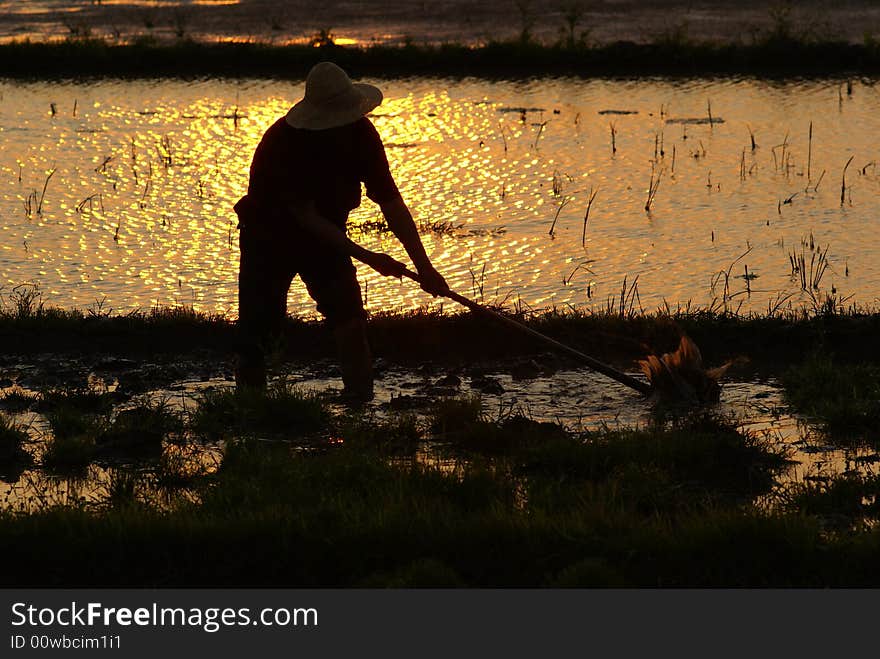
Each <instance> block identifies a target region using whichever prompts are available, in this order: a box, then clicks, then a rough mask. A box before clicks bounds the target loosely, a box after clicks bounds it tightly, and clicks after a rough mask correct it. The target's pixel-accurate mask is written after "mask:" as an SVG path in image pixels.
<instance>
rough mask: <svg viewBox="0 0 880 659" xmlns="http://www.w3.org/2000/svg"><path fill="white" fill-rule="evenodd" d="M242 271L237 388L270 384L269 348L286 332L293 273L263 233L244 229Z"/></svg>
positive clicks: (240, 277) (239, 302) (239, 297)
mask: <svg viewBox="0 0 880 659" xmlns="http://www.w3.org/2000/svg"><path fill="white" fill-rule="evenodd" d="M240 243H241V261H240V264H239V272H238V346H237V353H238V354H237V359H236V367H235V384H236V386H237V387H239V388H241V387H256V388H265V387H266V357H265V354H266V351H267V348H268V347H269V346H270V345H272V344H273V343H277V341H278V340H279V339H280V337H281V335H282V331H283V328H284V319H285V317H286V315H287V291H288V289H289V288H290V282H291V280H292V278H293V273H292V272H290V269H289V266H288V265H287V264H286V263H285V259H284V258H283V256H282V255H280V254H278V253H277V250H275V249H272V246H271V245H270V244H268V243H267V241H266V240H265V239H262V238H261V237H260V236H254V235H251V234H250V232H248V231H246V230H244V229H243V230H242V233H241V240H240Z"/></svg>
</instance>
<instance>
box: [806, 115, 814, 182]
mask: <svg viewBox="0 0 880 659" xmlns="http://www.w3.org/2000/svg"><path fill="white" fill-rule="evenodd" d="M812 161H813V122H812V121H811V122H810V130H809V136H808V138H807V185H808V186H809V184H810V181H811V180H812V175H811V169H810V165H811V164H812Z"/></svg>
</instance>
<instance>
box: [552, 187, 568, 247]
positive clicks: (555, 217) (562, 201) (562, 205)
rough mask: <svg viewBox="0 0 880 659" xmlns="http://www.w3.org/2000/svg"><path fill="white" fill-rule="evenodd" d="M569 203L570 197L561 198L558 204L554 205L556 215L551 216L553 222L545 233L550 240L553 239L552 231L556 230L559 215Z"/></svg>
mask: <svg viewBox="0 0 880 659" xmlns="http://www.w3.org/2000/svg"><path fill="white" fill-rule="evenodd" d="M570 201H571V197H566V196H564V197H562V199H560V200H559V203H558V204H557V205H556V213H555V214H554V215H553V221H552V222H551V223H550V230H549V231H548V232H547V234H548V235H549V236H550V237H551V238H552V237H553V231H554V229H555V228H556V221H557V220H558V219H559V214H560V213H561V212H562V209H563V208H565V207H566V206H567V205H568V203H569V202H570Z"/></svg>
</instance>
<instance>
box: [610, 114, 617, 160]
mask: <svg viewBox="0 0 880 659" xmlns="http://www.w3.org/2000/svg"><path fill="white" fill-rule="evenodd" d="M608 127H609V129H610V130H611V155H612V156H613V155H615V154H616V153H617V128H616V127H615V125H614V122H613V121H612V122H610V123H609V124H608Z"/></svg>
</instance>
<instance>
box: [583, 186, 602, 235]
mask: <svg viewBox="0 0 880 659" xmlns="http://www.w3.org/2000/svg"><path fill="white" fill-rule="evenodd" d="M597 194H599V190H598V189H597V190H595V191H593V188H590V199H589V201H587V210H586V211H584V228H583V231H582V232H581V247H586V244H587V222H589V220H590V209H591V208H592V207H593V201H595V199H596V195H597Z"/></svg>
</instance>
